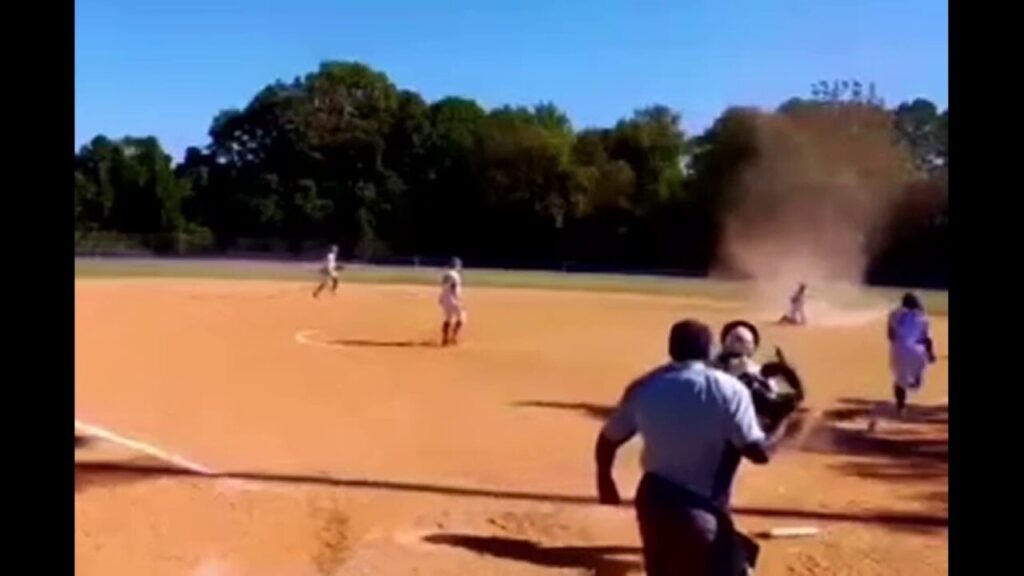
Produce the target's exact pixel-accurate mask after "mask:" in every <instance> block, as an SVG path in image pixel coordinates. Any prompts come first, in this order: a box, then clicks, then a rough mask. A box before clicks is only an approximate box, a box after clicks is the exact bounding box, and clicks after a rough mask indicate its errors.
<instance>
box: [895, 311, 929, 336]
mask: <svg viewBox="0 0 1024 576" xmlns="http://www.w3.org/2000/svg"><path fill="white" fill-rule="evenodd" d="M928 337H929V336H928V318H927V317H926V316H925V314H924V312H922V311H920V310H909V309H907V308H902V307H901V308H897V309H895V310H893V311H892V313H890V314H889V339H890V341H891V342H892V343H893V344H902V345H911V346H916V345H918V344H921V343H922V342H924V341H925V340H926V339H927V338H928Z"/></svg>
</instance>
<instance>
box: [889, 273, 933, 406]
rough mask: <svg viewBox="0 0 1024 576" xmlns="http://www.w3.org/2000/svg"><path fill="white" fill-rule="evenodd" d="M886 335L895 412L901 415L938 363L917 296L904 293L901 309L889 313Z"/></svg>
mask: <svg viewBox="0 0 1024 576" xmlns="http://www.w3.org/2000/svg"><path fill="white" fill-rule="evenodd" d="M886 336H887V337H888V340H889V365H890V367H891V368H892V374H893V380H894V386H893V394H894V395H895V398H896V410H897V411H898V412H899V413H900V414H901V415H902V414H903V413H905V412H906V408H907V393H908V392H915V391H917V390H919V389H920V388H921V385H922V384H923V383H924V371H925V368H927V366H928V364H931V363H933V362H935V351H934V350H933V349H932V339H931V336H930V334H929V331H928V317H927V316H926V315H925V312H924V307H923V306H922V305H921V301H920V300H919V299H918V298H917V296H916V295H914V294H913V293H910V292H907V293H906V294H904V295H903V301H902V302H901V303H900V306H899V308H896V309H895V310H893V311H892V312H891V313H890V314H889V322H888V326H887V334H886Z"/></svg>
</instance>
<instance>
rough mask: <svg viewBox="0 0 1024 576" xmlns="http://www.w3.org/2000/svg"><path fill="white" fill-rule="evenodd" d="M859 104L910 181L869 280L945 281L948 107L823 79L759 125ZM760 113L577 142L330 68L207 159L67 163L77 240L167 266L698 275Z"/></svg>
mask: <svg viewBox="0 0 1024 576" xmlns="http://www.w3.org/2000/svg"><path fill="white" fill-rule="evenodd" d="M864 107H869V108H872V109H877V110H879V111H881V112H882V113H884V114H885V117H886V118H887V122H888V128H887V129H891V131H892V133H893V135H894V137H895V138H898V139H899V140H900V142H901V145H902V146H903V147H904V148H905V149H906V150H907V151H908V155H909V157H910V158H912V160H913V166H912V170H913V174H914V177H913V179H912V180H911V181H910V183H909V184H908V185H907V186H906V193H905V199H904V200H903V201H901V204H900V207H899V210H896V211H895V212H894V214H897V213H898V217H897V216H894V218H898V221H899V224H898V225H897V224H895V223H893V224H892V225H886V226H881V227H880V228H879V230H878V237H879V238H880V239H881V240H879V242H881V243H882V244H883V245H882V246H881V248H880V249H878V250H877V251H876V255H875V258H874V260H873V267H872V272H871V273H872V274H873V275H874V276H875V277H877V278H878V279H881V280H889V281H901V282H907V281H912V282H914V283H922V282H925V283H929V284H935V283H942V282H944V281H945V274H946V264H945V262H946V261H945V247H946V234H947V233H946V225H947V224H946V222H947V218H946V215H947V212H948V202H947V201H946V198H947V197H948V193H947V188H948V187H947V185H946V176H945V169H946V164H947V160H948V153H947V136H946V134H947V128H946V126H947V122H948V110H947V111H942V112H940V111H939V110H938V109H937V108H936V106H935V105H934V104H933V103H931V102H929V101H927V100H915V101H913V102H907V103H903V104H900V105H899V106H896V107H895V108H892V109H887V108H885V107H884V105H883V104H882V103H881V102H880V101H878V100H877V97H876V96H875V95H874V93H873V88H870V89H864V88H863V87H862V86H861V85H860V84H859V83H857V82H835V83H820V84H817V85H815V87H814V89H813V90H812V93H811V96H810V97H809V98H800V99H794V100H791V101H789V102H786V103H784V104H783V105H782V106H780V107H779V108H778V109H777V110H775V111H772V112H770V114H775V115H799V114H806V113H808V111H810V112H814V111H831V112H829V113H830V114H832V113H834V111H835V110H836V109H845V108H864ZM756 114H757V113H756V112H753V111H750V110H747V109H743V108H731V109H728V110H725V111H724V112H723V113H722V115H721V116H720V117H719V118H718V120H717V121H716V122H715V123H714V124H713V125H712V126H711V127H710V128H709V129H708V130H706V131H705V132H704V133H703V134H700V135H696V136H691V135H689V134H686V133H685V132H684V130H683V128H682V125H681V117H680V113H679V112H678V111H676V110H673V109H671V108H669V107H667V106H662V105H652V106H648V107H645V108H640V109H637V110H636V111H635V112H634V113H633V114H632V115H631V116H629V117H627V118H623V119H622V120H619V121H618V122H616V123H615V125H614V126H610V127H605V128H586V129H582V130H577V129H575V128H574V127H573V126H572V124H571V122H570V121H569V118H568V116H567V115H566V113H565V112H564V111H563V110H561V109H559V108H558V107H557V106H556V105H554V104H552V103H541V104H537V105H535V106H532V107H522V106H501V107H497V108H493V109H489V110H488V109H486V108H484V107H483V106H481V105H480V104H479V103H477V102H475V101H474V100H472V99H467V98H463V97H446V98H441V99H439V100H437V101H434V102H428V101H426V100H425V99H424V98H423V97H421V96H420V95H419V94H417V93H416V92H414V91H411V90H403V89H401V88H399V87H397V86H396V85H395V84H394V83H393V82H391V80H390V79H389V78H388V77H387V76H386V75H385V74H383V73H381V72H379V71H377V70H374V69H372V68H370V67H368V66H366V65H363V64H360V63H352V62H326V63H324V64H322V65H321V66H320V67H319V69H318V70H316V71H315V72H312V73H310V74H307V75H306V76H304V77H301V78H296V79H294V80H292V81H291V82H284V81H278V82H275V83H273V84H270V85H268V86H266V87H265V88H263V89H262V90H261V91H260V92H259V93H257V94H256V95H255V96H254V97H253V98H252V100H251V101H250V102H249V103H248V105H246V106H245V107H244V108H243V109H240V110H239V109H231V110H225V111H223V112H221V113H219V114H217V115H216V117H215V118H214V119H213V121H212V123H211V126H210V129H209V142H208V144H206V145H205V146H197V147H190V148H188V150H187V151H186V152H185V154H184V158H182V160H181V161H180V162H177V163H175V162H174V161H173V159H172V158H171V157H170V156H169V155H168V154H167V153H166V152H165V151H164V150H163V149H162V148H161V146H160V143H159V142H158V141H157V140H156V139H155V138H153V137H143V138H137V137H126V138H122V139H120V140H112V139H110V138H107V137H105V136H102V135H100V136H96V137H95V138H94V139H93V140H92V141H91V142H89V143H88V144H86V145H85V146H83V147H82V148H81V149H80V150H79V151H78V152H77V153H76V155H75V226H76V235H77V238H78V241H79V243H80V245H82V244H84V243H86V242H88V241H90V239H95V238H101V237H104V235H107V236H110V237H119V236H124V237H137V238H147V239H148V240H147V245H146V248H149V249H152V250H155V251H167V252H175V251H177V252H190V251H201V250H207V251H223V250H229V249H232V248H235V247H238V246H239V245H240V244H242V243H251V242H253V241H254V240H255V241H259V240H265V241H267V246H268V247H269V246H272V245H275V244H274V243H275V242H279V243H280V246H281V247H283V248H284V249H288V250H292V251H295V252H298V251H300V250H302V249H304V248H308V247H309V246H311V245H318V246H322V245H325V244H327V243H336V244H338V245H339V246H340V247H341V250H342V253H343V254H344V255H345V256H347V257H354V258H362V259H377V258H384V257H388V256H413V255H417V256H423V257H445V256H448V255H453V254H458V255H460V256H462V257H463V258H464V259H466V260H467V261H468V262H470V263H478V264H481V265H483V264H489V265H493V264H499V265H524V266H547V265H554V264H559V263H563V262H576V263H580V264H581V265H592V266H602V267H629V268H641V267H642V268H663V269H685V270H690V271H694V272H701V271H707V270H709V269H710V268H711V266H712V264H713V263H714V260H715V256H716V250H717V248H718V245H719V240H720V236H721V234H722V225H723V219H724V217H725V215H726V214H727V213H728V211H729V209H730V206H731V203H733V202H735V197H736V194H737V193H736V192H735V190H734V188H735V180H736V178H737V176H738V175H739V174H741V173H742V172H743V170H744V167H745V166H747V165H749V164H750V163H751V162H753V161H755V160H756V158H757V156H758V153H759V146H764V143H763V142H759V138H758V134H757V130H756V122H754V121H753V120H752V118H754V116H755V115H756ZM835 117H836V118H837V120H835V121H836V122H840V123H841V122H843V121H844V120H842V115H839V116H835ZM894 222H896V220H894Z"/></svg>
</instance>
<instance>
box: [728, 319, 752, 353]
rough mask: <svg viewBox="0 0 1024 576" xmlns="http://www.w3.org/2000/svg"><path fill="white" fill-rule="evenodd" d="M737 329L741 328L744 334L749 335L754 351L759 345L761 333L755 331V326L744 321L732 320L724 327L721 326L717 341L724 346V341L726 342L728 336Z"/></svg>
mask: <svg viewBox="0 0 1024 576" xmlns="http://www.w3.org/2000/svg"><path fill="white" fill-rule="evenodd" d="M737 328H743V329H744V331H745V332H748V333H749V334H750V337H751V338H752V341H753V344H754V348H755V349H756V348H757V347H758V346H760V345H761V333H760V332H759V331H758V330H757V326H754V325H753V324H752V323H750V322H747V321H746V320H733V321H732V322H729V323H727V324H726V325H725V326H722V332H721V333H720V334H719V339H720V340H721V342H722V345H723V346H724V345H725V342H726V340H728V338H729V334H731V333H732V332H733V331H735V330H736V329H737Z"/></svg>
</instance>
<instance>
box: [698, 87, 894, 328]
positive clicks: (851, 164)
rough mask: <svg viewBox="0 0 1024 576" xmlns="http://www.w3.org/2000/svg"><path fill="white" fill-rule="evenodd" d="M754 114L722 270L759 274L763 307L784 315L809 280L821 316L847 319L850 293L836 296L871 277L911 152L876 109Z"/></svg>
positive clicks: (721, 252) (848, 107)
mask: <svg viewBox="0 0 1024 576" xmlns="http://www.w3.org/2000/svg"><path fill="white" fill-rule="evenodd" d="M752 120H753V122H752V125H753V128H754V130H753V132H754V144H755V150H756V154H755V156H754V158H753V160H752V161H751V162H750V163H749V164H747V166H746V167H745V169H744V170H743V172H742V173H741V174H740V175H739V178H738V179H737V182H736V185H735V186H736V187H735V189H733V190H730V194H731V197H732V202H731V208H730V209H729V210H728V211H727V213H726V215H725V218H724V221H723V226H724V230H723V232H724V234H723V238H722V240H721V242H720V246H719V247H718V261H717V263H716V268H717V269H718V270H720V271H728V272H729V273H731V274H740V275H742V276H745V277H748V278H752V279H753V280H754V282H755V286H756V290H755V298H756V299H757V300H758V304H761V305H763V306H766V307H769V308H766V310H768V309H770V310H771V311H772V313H773V314H775V318H778V316H779V315H780V314H781V313H782V312H783V309H782V308H783V307H784V306H785V305H786V303H787V302H788V296H789V294H791V293H792V292H793V290H794V289H795V288H796V286H797V285H798V284H799V283H800V282H806V283H807V284H808V285H809V286H810V287H811V299H810V300H809V302H808V314H809V316H810V317H811V321H812V322H814V317H815V316H817V318H818V319H823V317H829V318H834V319H836V320H837V321H838V320H840V319H841V317H843V316H844V315H843V314H841V312H842V309H843V307H842V306H838V305H835V304H834V302H836V301H838V300H847V299H848V298H846V295H843V294H837V293H836V292H837V291H844V290H847V289H851V290H852V289H853V287H854V286H859V285H860V284H861V283H862V281H863V278H864V274H865V271H866V269H867V265H868V263H869V261H870V258H871V256H872V255H873V254H872V252H873V249H872V245H871V242H870V240H871V238H872V233H873V232H874V231H876V230H878V229H881V228H882V227H884V226H885V224H886V223H887V222H888V221H889V219H890V218H891V215H892V214H893V210H894V209H895V207H896V206H897V203H898V202H899V200H900V197H901V194H902V191H903V190H904V189H905V187H906V185H907V184H908V182H910V180H911V179H912V177H913V170H912V168H911V166H912V163H911V160H910V157H909V155H908V154H907V152H906V151H905V150H904V149H903V148H902V147H901V146H900V145H899V144H898V143H897V140H896V138H895V135H894V133H893V130H892V124H891V121H890V118H889V116H888V114H887V113H886V112H885V111H884V110H881V109H878V108H874V107H870V106H865V105H855V104H844V105H836V106H814V107H808V108H807V109H799V110H795V111H787V112H776V113H756V114H754V116H753V119H752ZM844 286H845V287H846V288H843V287H844ZM815 307H817V308H818V309H819V310H817V312H818V314H815V310H814V308H815ZM826 311H827V312H828V313H827V314H824V312H826Z"/></svg>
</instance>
